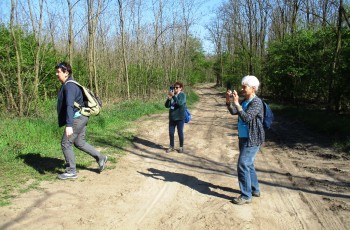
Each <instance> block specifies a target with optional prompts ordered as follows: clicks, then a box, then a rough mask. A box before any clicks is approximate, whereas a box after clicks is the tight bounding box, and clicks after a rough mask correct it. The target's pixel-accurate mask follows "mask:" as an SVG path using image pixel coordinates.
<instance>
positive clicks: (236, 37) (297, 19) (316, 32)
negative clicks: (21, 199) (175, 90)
mask: <svg viewBox="0 0 350 230" xmlns="http://www.w3.org/2000/svg"><path fill="white" fill-rule="evenodd" d="M201 3H202V1H193V0H176V1H175V0H148V1H142V0H85V1H81V0H58V1H56V0H55V1H54V0H38V1H33V0H8V8H9V13H8V14H3V13H2V15H1V17H0V20H1V21H0V23H1V24H0V58H1V62H0V84H1V87H0V108H1V111H3V112H6V113H7V112H10V113H13V114H16V115H18V116H26V115H28V114H32V111H35V109H36V106H37V105H38V104H39V103H41V102H43V101H45V100H49V99H52V98H55V97H56V93H57V88H59V83H58V81H57V80H56V77H55V75H54V66H55V64H57V63H58V62H60V61H63V60H67V61H69V62H70V63H71V64H72V66H73V71H74V73H73V76H74V77H75V78H76V79H77V80H78V81H80V82H81V83H82V84H84V85H86V86H88V87H89V88H90V89H92V90H93V91H95V92H96V93H97V94H98V95H99V96H100V97H101V98H102V99H103V100H104V101H106V102H109V101H110V102H112V101H114V100H124V99H126V100H130V99H133V98H142V99H145V100H146V99H150V98H152V97H154V96H155V95H156V94H157V93H158V92H159V91H161V90H163V89H166V88H167V87H168V86H169V84H171V83H173V82H174V81H182V82H184V83H185V85H193V84H195V83H198V82H208V81H216V84H217V85H218V86H225V87H230V88H232V87H233V88H235V89H237V87H238V86H239V84H240V82H239V81H240V79H241V78H242V76H244V75H247V74H253V75H256V76H257V77H258V78H259V79H260V80H261V82H262V86H261V95H262V96H264V97H271V98H274V99H275V100H277V99H278V100H281V101H286V102H290V103H294V104H304V103H306V104H310V103H313V104H317V105H322V106H324V107H325V108H327V109H331V110H334V111H337V112H339V111H348V110H349V106H350V105H349V97H350V96H349V91H350V87H348V85H349V83H350V78H349V77H348V73H349V68H350V66H349V62H348V60H349V57H350V40H349V39H350V38H349V25H350V23H349V16H348V12H349V2H348V1H347V0H346V1H345V0H246V1H237V0H227V1H224V2H222V3H221V4H218V5H217V9H216V10H215V16H214V17H213V18H211V21H210V23H208V24H207V25H206V29H207V32H208V36H207V38H208V39H209V40H210V41H211V42H212V43H213V44H214V47H215V52H214V53H211V54H206V53H205V52H204V50H203V47H202V41H201V40H200V39H199V38H197V37H195V36H194V35H193V34H192V33H191V28H192V27H193V26H194V25H195V24H196V22H197V21H198V20H199V18H198V14H196V13H195V12H196V11H197V10H198V9H199V7H200V5H201Z"/></svg>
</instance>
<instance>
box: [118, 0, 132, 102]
mask: <svg viewBox="0 0 350 230" xmlns="http://www.w3.org/2000/svg"><path fill="white" fill-rule="evenodd" d="M118 6H119V8H118V9H119V21H120V33H121V36H122V41H121V42H122V53H123V63H124V74H125V80H126V88H127V96H128V100H130V85H129V75H128V62H127V58H126V47H125V32H124V16H123V1H122V0H118Z"/></svg>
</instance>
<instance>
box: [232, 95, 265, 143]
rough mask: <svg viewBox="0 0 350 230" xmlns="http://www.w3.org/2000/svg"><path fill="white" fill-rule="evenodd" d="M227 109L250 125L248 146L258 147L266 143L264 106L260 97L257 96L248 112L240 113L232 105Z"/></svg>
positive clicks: (249, 105)
mask: <svg viewBox="0 0 350 230" xmlns="http://www.w3.org/2000/svg"><path fill="white" fill-rule="evenodd" d="M242 102H243V101H242ZM241 104H242V103H241ZM227 108H228V110H229V111H230V113H231V114H232V115H235V114H238V116H239V117H240V118H241V119H242V120H243V121H244V122H246V123H247V124H248V134H249V140H248V146H258V145H261V144H262V143H263V142H264V141H265V131H264V127H263V123H262V121H263V117H264V105H263V103H262V101H261V99H260V98H259V97H258V96H255V98H253V100H252V101H251V102H250V103H249V104H248V108H247V110H246V111H243V110H242V111H238V110H237V108H236V106H233V105H232V104H231V105H229V106H228V107H227Z"/></svg>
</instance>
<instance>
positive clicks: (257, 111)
mask: <svg viewBox="0 0 350 230" xmlns="http://www.w3.org/2000/svg"><path fill="white" fill-rule="evenodd" d="M241 84H242V86H241V87H242V88H241V93H242V95H243V97H244V99H243V101H242V102H241V103H239V96H238V93H237V92H236V90H234V91H233V92H232V91H231V90H227V92H226V106H227V108H228V110H229V111H230V113H231V114H232V115H235V114H238V140H239V158H238V163H237V173H238V182H239V188H240V190H241V195H240V196H239V197H236V198H234V199H233V200H232V202H233V203H234V204H238V205H240V204H246V203H250V202H251V201H252V196H255V197H259V196H260V187H259V182H258V177H257V175H256V171H255V167H254V160H255V157H256V154H257V153H258V151H259V149H260V146H261V144H262V143H263V142H264V141H265V132H264V128H263V123H262V122H263V116H264V105H263V102H262V100H261V99H260V98H258V96H257V95H256V92H257V91H258V88H259V85H260V83H259V80H258V79H257V78H256V77H255V76H249V75H248V76H245V77H244V78H243V79H242V82H241ZM230 98H233V102H232V103H231V100H230Z"/></svg>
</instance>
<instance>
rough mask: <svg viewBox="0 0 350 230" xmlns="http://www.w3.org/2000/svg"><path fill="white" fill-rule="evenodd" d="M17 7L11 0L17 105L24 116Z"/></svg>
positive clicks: (18, 111) (11, 28)
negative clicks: (16, 29)
mask: <svg viewBox="0 0 350 230" xmlns="http://www.w3.org/2000/svg"><path fill="white" fill-rule="evenodd" d="M15 7H16V2H15V0H11V16H10V17H11V19H10V30H11V36H12V39H13V45H14V48H15V53H16V66H17V70H16V75H17V88H18V90H17V93H18V102H17V103H18V106H16V107H17V108H18V109H17V113H18V115H19V116H23V101H24V98H23V97H24V93H23V85H22V78H21V57H20V44H19V41H17V38H16V34H15V29H14V18H15Z"/></svg>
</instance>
